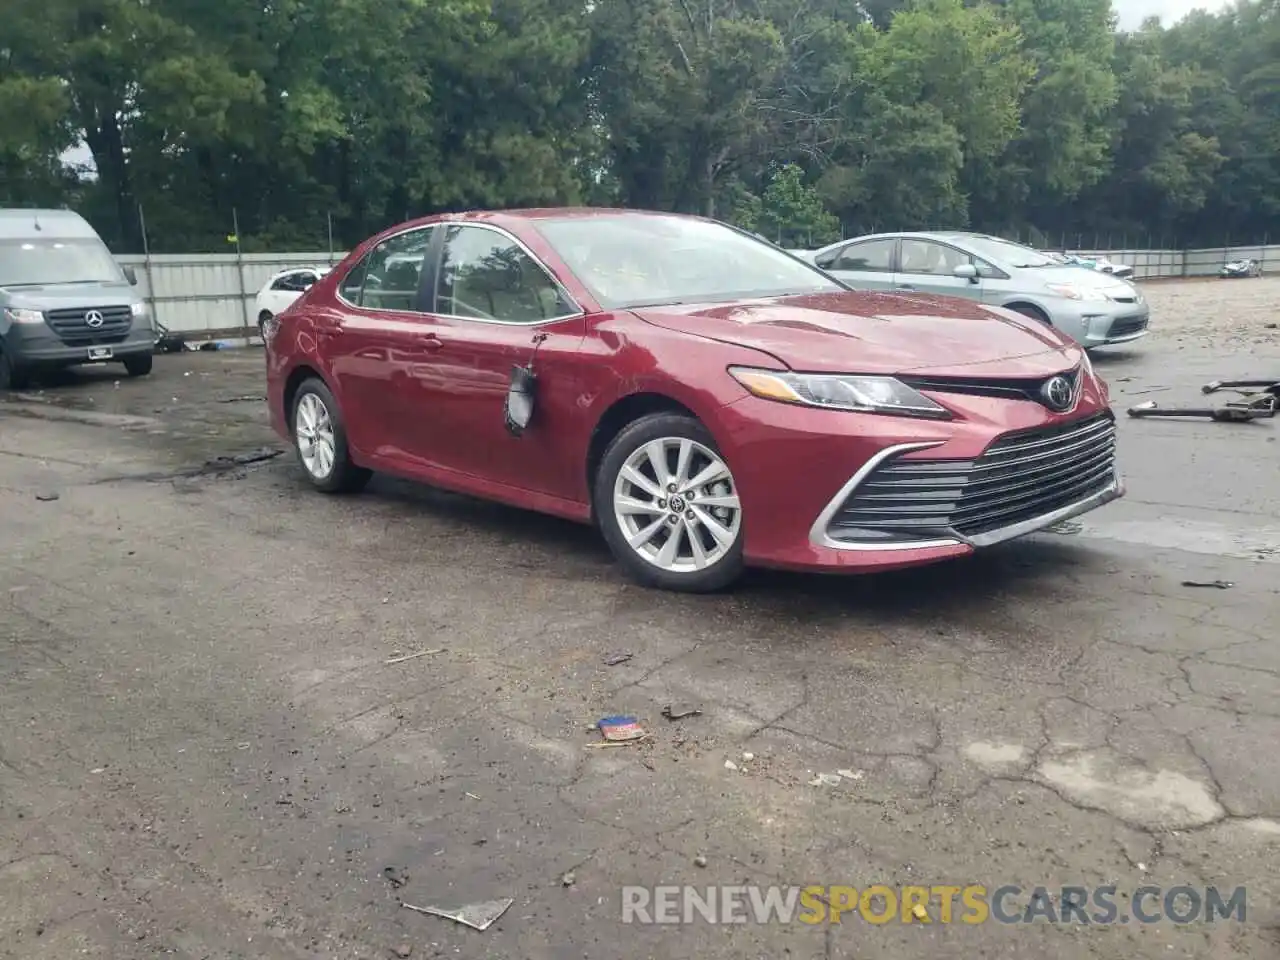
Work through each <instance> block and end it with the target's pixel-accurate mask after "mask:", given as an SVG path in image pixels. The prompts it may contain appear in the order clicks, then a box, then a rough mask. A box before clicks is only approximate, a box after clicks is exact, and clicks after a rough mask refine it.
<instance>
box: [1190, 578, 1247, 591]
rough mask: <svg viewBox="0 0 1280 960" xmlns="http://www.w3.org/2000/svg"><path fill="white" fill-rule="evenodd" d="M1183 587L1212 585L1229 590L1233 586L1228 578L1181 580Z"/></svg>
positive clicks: (1215, 587) (1218, 588)
mask: <svg viewBox="0 0 1280 960" xmlns="http://www.w3.org/2000/svg"><path fill="white" fill-rule="evenodd" d="M1182 585H1183V586H1184V587H1213V588H1214V589H1217V590H1230V589H1231V588H1232V587H1234V586H1235V584H1234V583H1232V582H1231V581H1230V580H1183V581H1182Z"/></svg>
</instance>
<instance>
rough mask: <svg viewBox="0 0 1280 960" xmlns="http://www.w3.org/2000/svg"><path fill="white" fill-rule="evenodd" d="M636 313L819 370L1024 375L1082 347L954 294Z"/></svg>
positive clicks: (1064, 363) (1069, 357) (1073, 356)
mask: <svg viewBox="0 0 1280 960" xmlns="http://www.w3.org/2000/svg"><path fill="white" fill-rule="evenodd" d="M635 313H636V314H637V315H638V316H639V317H640V318H641V319H643V320H645V321H647V322H648V323H652V324H654V325H656V326H659V327H663V328H665V329H668V330H677V331H680V332H682V333H687V334H690V335H692V336H697V337H702V338H705V339H709V340H717V341H720V342H722V343H732V344H735V345H739V346H745V347H750V348H752V349H755V350H760V351H763V352H764V353H767V354H770V355H771V356H773V357H774V358H775V359H777V360H778V361H780V362H782V363H783V364H785V365H786V366H788V367H790V368H791V369H793V370H801V371H806V372H813V373H879V374H894V373H906V372H907V371H911V372H913V373H931V374H937V375H947V374H952V375H955V376H974V375H988V376H994V377H1026V376H1036V375H1039V374H1048V373H1053V372H1057V371H1060V370H1062V369H1065V368H1067V367H1070V366H1073V365H1074V364H1076V363H1078V362H1079V360H1080V355H1081V350H1080V348H1079V347H1078V346H1077V345H1076V344H1075V343H1074V342H1073V341H1071V340H1069V339H1067V338H1066V337H1064V336H1062V335H1061V334H1059V333H1058V332H1057V331H1055V330H1053V329H1051V328H1049V327H1046V326H1045V325H1043V324H1041V323H1038V322H1036V321H1034V320H1030V319H1028V318H1025V317H1022V316H1020V315H1017V314H1011V313H1010V312H1009V311H1006V310H1002V309H999V308H995V307H988V306H984V305H983V304H980V303H974V302H972V301H969V300H960V299H957V298H953V297H930V296H922V295H917V294H913V295H905V294H890V293H869V292H863V291H850V292H847V293H830V294H816V295H807V296H799V297H785V298H780V299H773V300H748V301H742V302H738V303H717V304H712V305H683V306H660V307H644V308H637V309H636V310H635Z"/></svg>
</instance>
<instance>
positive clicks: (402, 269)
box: [353, 227, 432, 313]
mask: <svg viewBox="0 0 1280 960" xmlns="http://www.w3.org/2000/svg"><path fill="white" fill-rule="evenodd" d="M431 233H432V228H431V227H423V228H422V229H420V230H409V231H408V232H406V233H398V234H396V235H395V236H394V237H388V238H387V239H386V240H383V241H382V243H380V244H378V245H377V246H376V247H374V249H373V250H372V251H371V252H370V254H369V256H368V257H367V259H366V266H365V271H364V278H363V280H364V285H363V288H362V289H361V291H360V299H359V300H358V301H353V302H354V303H358V304H359V305H360V306H362V307H366V308H368V309H370V310H399V311H406V312H411V313H412V312H420V309H419V305H420V302H421V301H420V300H419V297H418V292H419V287H420V286H421V283H422V266H423V264H424V263H425V262H426V259H427V249H428V248H429V247H430V246H431Z"/></svg>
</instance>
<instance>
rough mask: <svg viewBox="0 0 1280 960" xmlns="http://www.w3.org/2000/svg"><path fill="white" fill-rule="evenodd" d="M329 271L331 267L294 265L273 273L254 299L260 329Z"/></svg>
mask: <svg viewBox="0 0 1280 960" xmlns="http://www.w3.org/2000/svg"><path fill="white" fill-rule="evenodd" d="M328 272H329V267H292V268H290V269H288V270H281V271H280V272H279V273H276V274H272V276H271V278H270V279H269V280H267V282H266V283H264V284H263V285H262V289H261V290H259V291H258V296H257V298H256V299H255V300H254V312H255V313H257V315H258V329H259V330H261V329H262V325H263V324H264V323H266V322H267V321H268V320H270V319H271V318H272V317H274V316H275V315H276V314H277V313H281V312H283V311H284V310H285V309H286V308H287V307H288V306H289V305H290V304H292V303H293V301H295V300H297V299H298V298H299V297H300V296H302V295H303V293H305V292H306V291H308V290H310V289H311V285H312V284H314V283H315V282H316V281H317V280H319V279H320V278H321V277H323V276H324V275H325V274H326V273H328Z"/></svg>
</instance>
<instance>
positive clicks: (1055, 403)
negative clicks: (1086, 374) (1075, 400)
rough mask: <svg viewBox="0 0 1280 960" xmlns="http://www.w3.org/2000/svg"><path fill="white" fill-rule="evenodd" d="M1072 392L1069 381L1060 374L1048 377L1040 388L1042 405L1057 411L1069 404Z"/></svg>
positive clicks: (1064, 408)
mask: <svg viewBox="0 0 1280 960" xmlns="http://www.w3.org/2000/svg"><path fill="white" fill-rule="evenodd" d="M1072 393H1074V391H1073V390H1072V389H1071V381H1070V380H1068V379H1067V378H1066V377H1062V376H1058V377H1050V378H1049V379H1048V380H1046V381H1045V382H1044V386H1043V387H1041V388H1040V396H1041V397H1042V398H1043V400H1044V405H1045V406H1046V407H1048V408H1049V409H1050V410H1055V411H1057V412H1059V413H1061V412H1062V411H1063V410H1066V409H1067V408H1068V407H1069V406H1071V399H1072Z"/></svg>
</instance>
